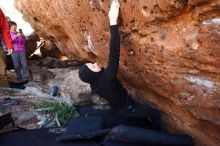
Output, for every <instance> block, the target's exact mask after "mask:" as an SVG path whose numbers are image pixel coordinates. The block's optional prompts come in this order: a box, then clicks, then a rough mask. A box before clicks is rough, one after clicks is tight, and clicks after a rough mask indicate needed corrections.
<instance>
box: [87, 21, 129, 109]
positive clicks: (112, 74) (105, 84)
mask: <svg viewBox="0 0 220 146" xmlns="http://www.w3.org/2000/svg"><path fill="white" fill-rule="evenodd" d="M110 35H111V38H110V53H109V59H108V66H107V67H106V69H104V70H102V73H101V75H100V77H99V79H98V80H97V81H96V82H95V83H94V84H91V88H92V90H93V91H94V92H95V93H97V94H99V95H100V96H101V97H103V98H105V99H106V100H107V101H108V102H109V104H110V106H111V107H112V108H114V109H119V108H121V107H123V106H124V105H125V103H126V99H127V98H128V95H127V92H126V90H125V89H124V88H123V87H122V85H121V83H120V82H119V81H118V79H117V73H118V68H119V58H120V35H119V30H118V26H117V25H112V26H110Z"/></svg>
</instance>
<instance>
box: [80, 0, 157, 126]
mask: <svg viewBox="0 0 220 146" xmlns="http://www.w3.org/2000/svg"><path fill="white" fill-rule="evenodd" d="M119 6H120V5H119V3H118V1H117V0H113V1H112V4H111V8H110V11H109V14H108V15H109V20H110V34H111V38H110V53H109V59H108V65H107V67H106V69H101V68H100V67H99V66H98V64H97V63H94V64H92V63H86V64H84V65H83V66H82V67H81V68H80V70H79V77H80V79H81V80H82V81H83V82H86V83H89V84H90V86H91V89H92V91H93V92H95V93H97V94H99V95H100V96H101V97H103V98H105V99H106V100H107V101H108V102H109V104H110V106H111V107H112V109H113V110H115V111H116V113H118V114H120V115H121V116H124V117H130V118H132V117H133V118H138V117H150V118H151V119H152V123H153V124H154V126H153V127H154V128H155V129H160V112H159V111H158V110H156V109H153V108H151V107H149V106H148V105H143V104H140V103H137V102H134V101H133V100H132V98H131V97H129V95H128V93H127V91H126V90H125V89H124V88H123V87H122V85H121V83H120V82H119V80H118V79H117V73H118V68H119V58H120V35H119V30H118V26H117V19H118V14H119Z"/></svg>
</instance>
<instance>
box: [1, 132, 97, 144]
mask: <svg viewBox="0 0 220 146" xmlns="http://www.w3.org/2000/svg"><path fill="white" fill-rule="evenodd" d="M58 136H60V134H57V133H52V132H49V130H48V129H36V130H22V131H21V130H19V131H13V132H7V133H3V134H0V146H99V144H97V143H96V142H94V141H85V140H84V141H71V142H62V143H59V142H57V137H58Z"/></svg>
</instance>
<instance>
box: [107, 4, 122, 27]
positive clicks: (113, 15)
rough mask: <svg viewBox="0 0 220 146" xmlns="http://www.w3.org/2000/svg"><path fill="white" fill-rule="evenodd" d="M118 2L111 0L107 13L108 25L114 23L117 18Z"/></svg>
mask: <svg viewBox="0 0 220 146" xmlns="http://www.w3.org/2000/svg"><path fill="white" fill-rule="evenodd" d="M119 7H120V4H119V2H118V0H112V2H111V6H110V10H109V13H108V16H109V20H110V25H116V24H117V20H118V14H119Z"/></svg>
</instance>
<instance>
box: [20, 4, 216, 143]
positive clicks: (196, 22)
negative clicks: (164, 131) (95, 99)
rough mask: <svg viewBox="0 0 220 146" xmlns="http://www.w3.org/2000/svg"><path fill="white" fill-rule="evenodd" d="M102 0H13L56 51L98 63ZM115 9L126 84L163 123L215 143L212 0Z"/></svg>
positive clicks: (103, 39) (103, 27)
mask: <svg viewBox="0 0 220 146" xmlns="http://www.w3.org/2000/svg"><path fill="white" fill-rule="evenodd" d="M108 5H109V1H105V0H69V1H59V0H57V1H51V0H44V1H41V2H39V1H35V0H16V6H17V8H18V9H19V10H20V11H21V12H22V13H23V14H24V18H25V19H26V20H27V21H28V22H29V23H31V25H32V27H33V28H34V29H35V30H36V31H37V32H38V33H39V34H41V35H42V36H44V37H45V38H49V39H50V38H51V39H55V40H56V44H57V46H59V48H60V49H61V51H62V52H64V53H66V54H68V55H69V56H73V57H77V58H79V59H81V60H90V61H98V62H99V63H100V64H102V65H103V66H104V65H105V64H106V62H107V54H108V45H109V44H108V40H109V32H108V31H109V27H108V17H107V13H108ZM120 17H121V18H120V30H121V37H122V41H121V46H122V47H121V49H122V51H121V60H120V74H119V76H120V79H122V80H123V81H124V83H126V84H127V85H128V88H129V89H130V90H129V91H131V93H133V94H135V95H136V96H137V97H140V99H141V100H143V101H149V102H151V103H153V104H154V105H156V106H157V107H158V108H160V109H161V110H163V111H164V112H165V113H166V114H164V115H167V116H165V117H166V118H165V119H166V122H167V125H170V127H171V128H173V129H176V130H178V131H181V132H184V133H188V134H190V135H191V136H193V138H194V139H195V140H196V141H197V145H208V146H216V145H220V1H219V0H181V1H180V0H179V1H178V0H136V1H134V0H121V14H120ZM88 42H92V45H91V43H90V45H89V44H88Z"/></svg>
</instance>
